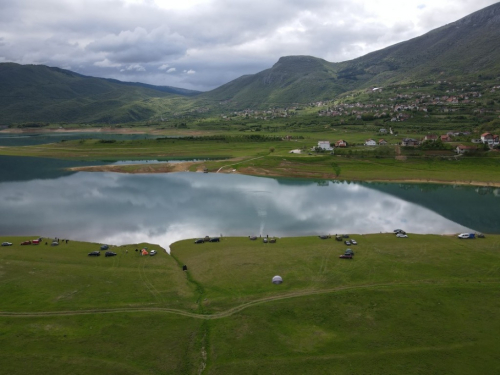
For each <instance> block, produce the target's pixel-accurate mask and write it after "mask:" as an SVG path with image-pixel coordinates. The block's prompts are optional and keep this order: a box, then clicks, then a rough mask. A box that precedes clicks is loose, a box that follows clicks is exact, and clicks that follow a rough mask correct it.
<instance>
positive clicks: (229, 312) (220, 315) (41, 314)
mask: <svg viewBox="0 0 500 375" xmlns="http://www.w3.org/2000/svg"><path fill="white" fill-rule="evenodd" d="M456 284H458V282H453V283H446V282H438V281H433V280H421V281H416V282H410V283H389V284H365V285H356V286H342V287H337V288H331V289H323V290H302V291H298V292H292V293H287V294H281V295H277V296H270V297H266V298H261V299H257V300H255V301H250V302H247V303H243V304H241V305H239V306H236V307H233V308H231V309H229V310H226V311H222V312H220V313H215V314H210V315H208V314H206V315H205V314H197V313H192V312H189V311H184V310H179V309H169V308H162V307H130V308H120V309H92V310H74V311H40V312H14V311H12V312H11V311H0V316H2V317H17V318H22V317H50V316H73V315H92V314H112V313H115V314H116V313H132V312H163V313H169V314H176V315H182V316H186V317H190V318H196V319H205V320H212V319H221V318H226V317H229V316H231V315H234V314H236V313H238V312H240V311H242V310H245V309H247V308H249V307H253V306H256V305H261V304H264V303H270V302H275V301H282V300H286V299H290V298H297V297H306V296H314V295H320V294H329V293H337V292H341V291H346V290H356V289H381V288H393V289H394V288H406V287H414V286H436V287H442V286H447V285H456ZM462 284H464V285H469V284H470V283H466V282H463V283H462ZM482 284H483V285H484V284H500V281H489V282H488V281H486V282H483V283H482Z"/></svg>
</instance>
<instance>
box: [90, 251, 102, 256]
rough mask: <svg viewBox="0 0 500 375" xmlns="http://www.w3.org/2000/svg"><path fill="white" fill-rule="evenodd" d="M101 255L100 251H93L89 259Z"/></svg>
mask: <svg viewBox="0 0 500 375" xmlns="http://www.w3.org/2000/svg"><path fill="white" fill-rule="evenodd" d="M99 255H101V252H100V251H92V252H90V253H89V257H98V256H99Z"/></svg>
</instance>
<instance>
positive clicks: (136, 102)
mask: <svg viewBox="0 0 500 375" xmlns="http://www.w3.org/2000/svg"><path fill="white" fill-rule="evenodd" d="M198 94H199V92H197V91H193V90H186V89H180V88H175V87H169V86H153V85H147V84H144V83H134V82H121V81H118V80H114V79H105V78H95V77H88V76H84V75H81V74H78V73H75V72H72V71H69V70H65V69H60V68H54V67H48V66H44V65H19V64H15V63H0V124H8V123H14V122H23V123H25V122H78V123H81V122H88V123H91V122H130V121H138V120H144V119H148V118H150V117H151V116H153V115H154V114H155V113H156V111H155V109H154V107H153V106H152V105H151V104H150V103H148V102H147V101H148V99H152V98H167V97H176V96H183V97H190V96H195V95H198Z"/></svg>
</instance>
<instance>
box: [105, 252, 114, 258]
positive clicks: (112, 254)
mask: <svg viewBox="0 0 500 375" xmlns="http://www.w3.org/2000/svg"><path fill="white" fill-rule="evenodd" d="M115 255H116V253H113V252H112V251H106V253H105V254H104V256H105V257H114V256H115Z"/></svg>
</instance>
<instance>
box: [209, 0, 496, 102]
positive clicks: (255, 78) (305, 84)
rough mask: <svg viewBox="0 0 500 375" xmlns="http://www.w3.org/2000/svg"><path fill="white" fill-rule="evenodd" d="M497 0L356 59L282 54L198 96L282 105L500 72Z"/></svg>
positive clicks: (484, 75)
mask: <svg viewBox="0 0 500 375" xmlns="http://www.w3.org/2000/svg"><path fill="white" fill-rule="evenodd" d="M499 61H500V3H497V4H494V5H491V6H489V7H487V8H484V9H482V10H480V11H477V12H475V13H472V14H470V15H469V16H467V17H464V18H462V19H460V20H458V21H456V22H453V23H451V24H448V25H445V26H443V27H440V28H438V29H435V30H432V31H430V32H428V33H427V34H424V35H422V36H420V37H417V38H414V39H411V40H408V41H406V42H402V43H398V44H395V45H393V46H390V47H387V48H384V49H382V50H379V51H376V52H372V53H369V54H367V55H365V56H362V57H359V58H357V59H354V60H350V61H345V62H341V63H330V62H327V61H325V60H322V59H318V58H315V57H311V56H288V57H282V58H280V59H279V61H278V62H277V63H276V64H275V65H274V66H273V67H272V68H270V69H267V70H264V71H262V72H260V73H257V74H253V75H246V76H243V77H241V78H238V79H236V80H234V81H232V82H229V83H227V84H225V85H223V86H221V87H219V88H217V89H215V90H212V91H210V92H207V93H204V94H202V95H201V96H200V99H206V100H208V101H210V100H212V101H216V100H217V101H221V100H231V101H232V102H233V104H234V105H235V106H241V107H251V106H256V105H263V104H265V105H286V104H292V103H297V102H298V103H305V102H311V101H319V100H323V99H332V98H335V96H337V95H338V94H340V93H342V92H345V91H349V90H353V89H362V88H367V87H370V86H380V85H387V84H390V83H404V82H409V81H414V80H421V79H433V78H441V79H457V78H458V79H460V78H473V79H476V78H477V77H478V76H482V77H483V78H484V77H490V78H495V77H497V76H500V63H498V62H499Z"/></svg>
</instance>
